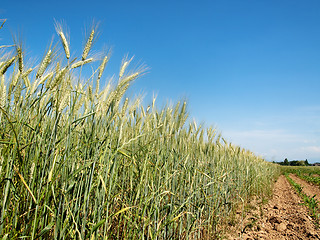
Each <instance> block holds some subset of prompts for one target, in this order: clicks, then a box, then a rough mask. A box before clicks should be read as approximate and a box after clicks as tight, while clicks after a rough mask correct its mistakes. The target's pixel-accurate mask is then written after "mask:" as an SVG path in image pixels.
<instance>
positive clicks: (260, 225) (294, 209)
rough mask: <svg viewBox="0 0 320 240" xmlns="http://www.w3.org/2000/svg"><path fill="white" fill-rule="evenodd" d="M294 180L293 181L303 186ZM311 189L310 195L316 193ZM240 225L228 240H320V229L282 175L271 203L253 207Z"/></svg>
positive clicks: (306, 185)
mask: <svg viewBox="0 0 320 240" xmlns="http://www.w3.org/2000/svg"><path fill="white" fill-rule="evenodd" d="M294 177H295V176H293V177H292V179H293V180H294V181H296V182H297V183H299V184H301V185H302V182H300V181H298V179H296V178H297V177H295V178H294ZM303 184H304V185H303V187H304V188H303V189H304V190H307V189H309V188H310V189H311V188H312V187H316V186H311V185H310V184H308V183H307V182H304V183H303ZM316 188H317V190H318V191H319V188H318V187H316ZM312 189H313V190H311V191H312V192H313V194H311V196H313V195H314V194H315V191H316V189H314V188H312ZM307 194H308V193H307ZM319 196H320V194H319ZM241 214H242V213H239V216H238V217H240V215H241ZM239 219H241V217H240V218H239ZM239 222H240V223H239V225H240V228H239V229H238V230H237V231H235V232H233V230H232V228H230V232H233V233H229V235H227V236H226V238H227V239H248V240H249V239H250V240H253V239H274V240H281V239H287V240H296V239H320V229H318V228H317V227H316V225H315V223H314V220H313V219H312V218H311V217H310V211H309V209H308V208H307V207H306V206H305V205H303V201H302V200H301V198H300V197H299V195H298V194H297V193H296V192H295V190H294V189H293V188H292V187H291V185H290V184H289V182H288V181H287V179H286V178H285V176H283V175H282V176H280V177H279V179H278V181H277V182H276V183H275V186H274V191H273V197H272V198H271V199H270V200H269V201H268V203H267V204H264V205H260V207H259V206H256V207H252V209H251V210H250V211H248V212H247V213H246V214H245V217H244V218H242V220H239Z"/></svg>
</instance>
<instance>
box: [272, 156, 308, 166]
mask: <svg viewBox="0 0 320 240" xmlns="http://www.w3.org/2000/svg"><path fill="white" fill-rule="evenodd" d="M273 163H276V164H279V165H282V166H311V164H309V163H308V159H306V160H293V161H288V159H287V158H286V159H285V160H284V161H283V162H275V161H273Z"/></svg>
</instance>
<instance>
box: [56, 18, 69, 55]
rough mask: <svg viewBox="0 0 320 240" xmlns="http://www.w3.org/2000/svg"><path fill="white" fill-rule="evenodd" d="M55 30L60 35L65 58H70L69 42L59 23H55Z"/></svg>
mask: <svg viewBox="0 0 320 240" xmlns="http://www.w3.org/2000/svg"><path fill="white" fill-rule="evenodd" d="M56 31H57V33H58V35H59V36H60V39H61V43H62V46H63V49H64V52H65V54H66V58H67V59H69V58H70V50H69V43H68V41H67V38H66V36H65V34H64V33H63V30H62V27H61V24H58V23H56Z"/></svg>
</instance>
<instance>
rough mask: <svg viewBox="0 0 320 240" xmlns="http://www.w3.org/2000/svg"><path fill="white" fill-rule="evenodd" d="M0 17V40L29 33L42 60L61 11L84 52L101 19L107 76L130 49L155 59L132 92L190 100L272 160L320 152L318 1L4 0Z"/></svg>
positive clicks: (161, 99) (31, 53)
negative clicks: (0, 24) (88, 29)
mask: <svg viewBox="0 0 320 240" xmlns="http://www.w3.org/2000/svg"><path fill="white" fill-rule="evenodd" d="M0 18H1V19H4V18H6V19H7V22H6V24H5V27H4V28H3V29H2V30H1V33H0V34H1V35H0V38H1V39H0V44H1V45H2V44H10V43H12V37H11V33H21V35H22V39H23V41H24V45H25V46H26V52H27V57H30V58H33V59H38V60H39V59H41V57H42V56H43V53H44V51H45V50H46V48H47V47H48V45H49V43H50V40H51V39H52V37H53V36H55V40H56V41H57V40H58V37H57V36H56V34H55V29H54V19H56V20H58V21H61V20H63V21H64V22H65V23H66V25H67V26H68V28H69V30H70V42H71V51H72V52H74V53H75V54H78V55H81V52H82V46H83V41H84V39H85V34H84V33H85V26H88V25H90V23H92V20H95V21H96V22H99V35H100V37H99V38H98V40H97V42H96V45H95V48H94V49H95V51H96V52H98V51H99V50H101V49H102V48H103V47H104V46H107V47H111V48H112V58H111V60H110V63H109V65H108V71H107V73H106V74H105V77H108V74H109V75H110V76H111V75H112V74H113V73H116V72H117V71H118V70H119V65H120V62H121V59H122V57H124V56H125V55H127V54H128V55H129V56H133V55H134V56H135V60H134V64H133V66H134V65H135V64H141V63H144V64H146V65H147V66H148V67H149V70H148V74H146V75H145V76H143V77H142V78H141V79H139V80H137V82H136V83H135V84H134V85H133V86H132V88H131V90H130V93H131V94H140V93H141V94H144V95H145V99H146V101H147V102H148V101H151V98H152V95H153V94H156V95H157V96H158V98H157V99H158V105H159V106H161V105H163V104H165V103H166V102H167V101H171V102H176V101H177V100H179V99H187V100H188V103H189V113H190V119H193V118H194V119H195V120H196V121H197V122H199V123H205V124H206V125H207V126H210V125H213V126H216V127H217V129H218V130H219V131H221V132H222V135H223V136H224V137H225V138H226V139H227V140H228V141H231V142H232V143H234V144H236V145H240V146H242V147H244V148H247V149H250V150H251V151H253V152H255V153H256V154H258V155H262V156H263V157H265V159H266V160H269V161H272V160H275V161H282V160H283V159H284V158H288V159H289V160H293V159H308V160H309V162H314V161H320V97H319V90H320V2H319V1H318V0H308V1H301V0H299V1H298V0H260V1H255V0H211V1H204V0H202V1H201V0H199V1H182V0H176V1H173V0H171V1H168V0H162V1H151V0H149V1H146V0H137V1H133V0H131V1H129V0H123V1H115V0H113V1H108V0H106V1H95V0H92V1H82V0H79V1H60V0H57V1H21V0H18V1H12V0H3V1H1V4H0Z"/></svg>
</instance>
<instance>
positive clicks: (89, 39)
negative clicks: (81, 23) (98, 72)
mask: <svg viewBox="0 0 320 240" xmlns="http://www.w3.org/2000/svg"><path fill="white" fill-rule="evenodd" d="M93 36H94V29H92V31H91V33H90V36H89V38H88V40H87V43H86V45H85V47H84V49H83V53H82V61H84V60H85V59H86V58H87V56H88V53H89V51H90V49H91V45H92V41H93Z"/></svg>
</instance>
